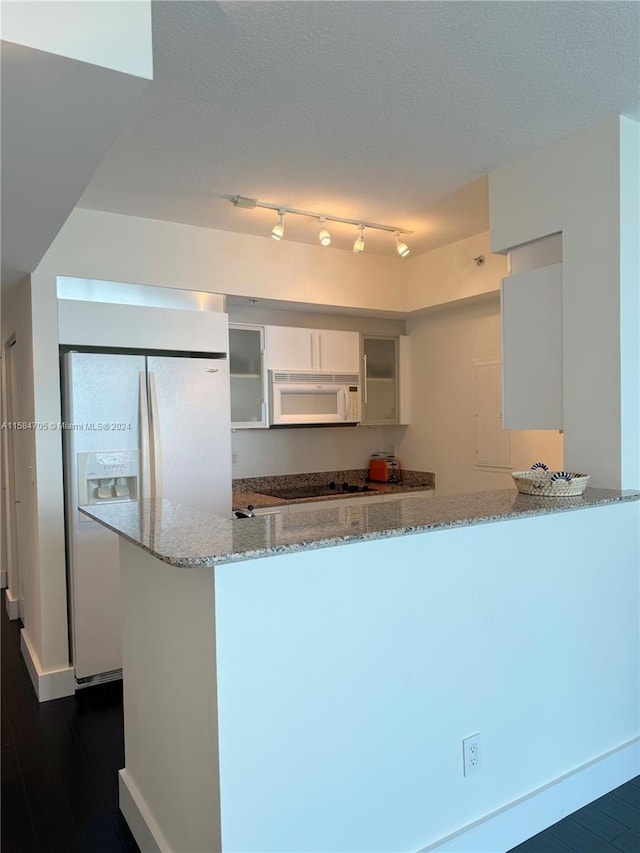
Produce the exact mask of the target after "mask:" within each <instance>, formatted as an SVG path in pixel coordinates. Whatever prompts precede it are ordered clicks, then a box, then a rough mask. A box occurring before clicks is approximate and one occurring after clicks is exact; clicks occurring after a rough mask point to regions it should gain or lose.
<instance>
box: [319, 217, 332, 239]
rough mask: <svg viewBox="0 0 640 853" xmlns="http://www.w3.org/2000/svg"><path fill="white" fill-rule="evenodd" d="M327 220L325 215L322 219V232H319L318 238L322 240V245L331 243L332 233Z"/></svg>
mask: <svg viewBox="0 0 640 853" xmlns="http://www.w3.org/2000/svg"><path fill="white" fill-rule="evenodd" d="M325 222H326V219H325V218H324V216H323V217H322V218H321V219H320V233H319V234H318V240H320V245H321V246H328V245H329V244H330V243H331V234H329V232H328V231H327V228H326V225H325Z"/></svg>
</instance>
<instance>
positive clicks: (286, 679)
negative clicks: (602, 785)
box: [178, 502, 640, 853]
mask: <svg viewBox="0 0 640 853" xmlns="http://www.w3.org/2000/svg"><path fill="white" fill-rule="evenodd" d="M639 507H640V505H639V504H638V503H637V502H633V503H627V504H621V505H615V506H613V505H611V506H601V507H594V508H591V509H584V510H580V511H579V512H568V513H560V514H557V515H547V516H538V517H533V518H525V519H518V520H513V521H509V522H499V523H488V524H480V525H476V526H471V527H464V528H457V529H456V528H453V529H448V530H443V531H432V532H427V533H421V534H417V535H414V536H402V537H398V538H393V539H386V540H381V541H374V542H356V543H354V544H350V545H346V546H343V547H337V548H329V549H323V550H313V551H306V552H300V553H295V554H288V555H283V556H279V557H278V556H275V557H269V558H266V559H258V560H252V561H247V562H244V563H235V564H229V565H221V566H217V567H216V569H215V574H216V595H215V599H216V635H217V674H218V714H219V733H220V734H219V737H220V742H219V748H220V784H221V813H222V830H221V831H222V849H223V850H224V851H239V850H259V851H272V852H273V853H275V851H278V853H285V851H291V853H293V851H296V853H299V852H300V851H307V850H315V851H320V850H321V851H325V853H328V851H347V850H348V851H365V850H366V851H368V853H374V851H381V853H382V851H385V853H388V851H392V850H393V851H400V850H405V851H415V850H418V849H420V848H421V847H424V846H426V845H428V844H431V843H434V842H437V841H438V840H439V839H443V838H444V837H445V836H447V835H448V834H449V833H452V832H456V831H458V830H461V829H464V828H465V827H467V826H468V825H469V824H471V823H472V822H474V821H477V820H481V819H482V818H484V817H486V816H487V815H490V814H491V813H492V812H494V811H495V810H496V809H500V808H503V807H505V806H509V805H510V804H512V803H514V802H515V801H516V800H518V798H521V797H526V796H527V795H528V794H531V793H532V792H535V791H536V790H537V789H538V788H540V786H543V785H547V784H549V783H553V782H554V781H555V780H558V779H559V778H560V777H561V776H563V775H564V774H567V773H571V772H573V771H575V770H577V769H579V768H581V767H582V766H583V765H584V764H585V763H586V762H590V761H594V760H597V759H598V758H600V757H601V756H604V755H605V754H606V753H607V752H608V751H610V750H612V749H615V748H617V747H620V746H624V745H626V744H628V743H629V742H632V741H633V740H634V739H637V738H638V735H639V734H640V731H639V720H640V716H639V675H638V673H639V670H640V660H639V658H640V641H639V636H638V613H639V601H638V566H639V553H638V527H639V525H638V519H639ZM178 574H179V575H181V576H182V575H184V574H185V572H183V571H180V572H178ZM186 574H188V572H187V573H186ZM476 732H479V733H480V737H481V750H482V769H481V771H480V772H479V773H477V774H475V775H473V776H470V777H466V778H465V777H464V776H463V772H462V739H463V738H465V737H467V736H469V735H471V734H474V733H476ZM621 781H625V780H621ZM603 792H604V791H603ZM586 795H587V796H588V792H587V793H586ZM592 798H593V797H592ZM582 804H584V803H579V804H578V805H582ZM565 805H566V804H565ZM578 805H576V804H575V803H574V804H573V808H571V809H569V810H570V811H572V810H573V809H574V808H577V807H578ZM564 813H566V812H564ZM554 815H555V816H554V817H553V819H547V820H545V816H544V815H542V816H541V817H540V818H538V819H539V820H540V825H539V826H538V827H537V828H535V827H534V832H537V831H539V829H542V828H544V826H545V825H548V824H549V823H553V822H555V820H557V819H558V818H559V817H560V816H562V815H563V803H562V802H561V801H559V802H556V803H554ZM547 818H548V815H547ZM523 832H525V830H523ZM531 834H533V832H532V831H531V827H529V830H527V831H526V834H523V835H522V837H521V838H519V839H514V838H512V839H511V843H510V844H509V845H507V846H512V844H514V843H517V842H518V841H522V840H524V838H525V837H526V836H527V835H531ZM497 843H498V844H499V839H497ZM507 846H505V847H504V848H501V849H507ZM496 849H499V847H496Z"/></svg>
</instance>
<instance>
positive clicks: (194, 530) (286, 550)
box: [79, 489, 640, 568]
mask: <svg viewBox="0 0 640 853" xmlns="http://www.w3.org/2000/svg"><path fill="white" fill-rule="evenodd" d="M527 498H528V496H525V495H518V494H517V492H516V491H515V490H513V489H502V490H495V491H492V492H476V493H471V494H466V495H448V496H442V497H440V498H427V499H421V498H412V499H411V501H410V503H411V505H412V509H413V510H415V513H416V514H418V515H419V514H420V511H421V507H420V504H424V507H423V511H424V513H425V514H426V515H427V516H430V515H433V514H434V510H437V508H438V507H437V502H442V505H443V507H444V510H446V509H447V508H448V513H447V512H445V511H443V517H442V518H440V519H437V518H430V519H429V520H425V521H422V522H421V521H419V520H417V519H416V523H411V524H402V525H400V526H394V525H393V524H390V525H388V524H386V523H385V521H384V515H381V514H380V513H379V510H382V511H383V512H384V509H385V507H389V506H390V504H389V503H386V504H374V505H367V506H363V507H360V508H359V510H360V513H362V512H363V511H364V512H365V515H366V518H367V523H368V522H369V521H370V522H371V523H372V525H376V524H377V525H378V526H377V527H376V529H367V530H358V531H357V532H353V533H340V534H339V535H330V534H329V535H326V534H325V535H323V533H322V522H323V519H322V511H321V510H320V508H317V509H316V510H311V508H310V512H309V513H304V516H307V517H308V518H309V519H311V520H310V524H312V525H313V524H315V525H316V532H315V533H314V534H313V535H310V536H309V535H308V536H305V535H301V536H300V538H299V539H298V540H297V541H283V542H280V543H278V542H276V543H275V544H269V545H265V544H262V543H252V542H250V541H247V542H246V544H244V545H243V546H242V547H234V546H235V542H234V541H233V539H234V536H235V535H237V536H238V538H239V539H240V540H241V539H242V537H243V536H245V535H246V537H247V539H248V540H250V539H251V537H252V535H253V534H260V533H261V532H263V531H264V530H265V528H260V529H258V528H257V527H254V528H252V527H251V525H254V524H256V523H257V522H258V523H260V522H261V520H262V522H264V521H265V519H266V518H267V517H265V516H262V517H260V516H259V517H257V518H255V519H243V520H230V519H226V518H223V517H221V516H215V515H213V514H210V513H201V512H199V511H196V510H192V509H190V508H188V507H185V506H183V505H180V504H173V503H171V502H170V501H166V500H159V501H153V500H148V501H131V502H128V503H127V504H122V503H121V504H112V505H111V507H109V506H108V505H104V506H101V507H99V508H96V507H93V506H91V507H79V509H80V511H81V512H82V513H84V514H85V515H87V516H89V517H90V518H93V519H94V520H96V521H98V522H99V523H101V524H103V525H104V526H105V527H107V528H108V529H109V530H112V531H113V532H114V533H117V534H118V535H119V536H121V537H122V538H123V539H125V540H126V541H128V542H130V543H131V544H133V545H135V546H137V547H139V548H140V549H142V550H143V551H146V552H147V553H149V554H151V555H152V556H154V557H156V558H157V559H159V560H161V561H162V562H165V563H168V564H170V565H172V566H175V567H177V568H197V567H204V568H207V567H210V568H213V567H215V566H217V565H225V564H229V563H237V562H244V561H247V560H255V559H262V558H264V557H270V556H277V555H282V554H292V553H297V552H300V551H310V550H317V549H321V548H330V547H334V546H338V545H348V544H352V543H355V542H368V541H375V540H378V539H389V538H393V537H397V536H406V535H413V534H417V533H426V532H431V531H439V530H446V529H451V528H456V527H466V526H472V525H477V524H489V523H492V522H497V521H512V520H516V519H519V518H527V517H532V516H536V515H548V514H555V513H560V512H572V511H575V510H579V509H589V508H591V507H597V506H604V505H607V504H609V505H613V504H616V503H623V502H629V501H638V500H640V492H636V491H616V490H604V489H588V490H587V491H586V492H585V496H584V497H583V498H582V499H581V500H582V502H581V503H577V502H576V503H575V504H570V503H568V499H559V500H563V504H562V505H559V503H555V504H552V503H547V502H544V503H542V504H541V503H540V501H544V499H541V498H528V499H527ZM523 499H524V500H523ZM397 500H398V501H403V498H402V497H401V496H398V499H397ZM483 500H484V502H485V503H490V502H491V501H493V502H494V503H496V502H497V503H498V504H500V503H501V502H503V503H504V508H503V507H501V508H500V511H498V512H493V513H489V514H483V513H482V511H481V510H480V509H476V511H475V512H473V511H468V510H467V511H465V505H469V504H471V505H476V506H477V505H478V504H479V503H482V502H483ZM509 500H511V501H512V505H511V508H510V509H509V508H507V503H508V501H509ZM547 500H549V499H547ZM574 500H575V499H574ZM517 501H520V503H519V505H517ZM533 501H536V503H535V504H533ZM336 503H337V502H336ZM394 503H395V502H394ZM529 503H531V505H528V504H529ZM117 507H119V508H120V510H119V512H120V514H122V512H123V509H122V508H124V509H125V511H128V512H129V514H130V515H131V517H132V518H133V507H135V508H137V515H136V518H137V519H138V521H139V519H140V516H141V515H142V518H143V522H145V523H146V527H148V530H147V533H146V534H145V533H144V531H143V532H142V533H141V532H140V531H139V530H138V531H137V532H136V533H134V532H132V529H131V526H132V523H133V521H132V519H128V520H118V518H117V513H118V510H116V512H115V513H114V512H113V508H117ZM456 507H457V509H456ZM514 507H515V508H514ZM127 508H128V510H127ZM328 512H330V510H329V511H328ZM110 513H111V515H112V516H114V515H115V517H111V518H109V514H110ZM458 513H459V514H458ZM156 514H158V515H159V516H162V515H163V514H164V515H169V516H171V515H172V514H173V515H177V520H176V519H174V520H173V521H172V522H171V523H169V522H168V521H165V522H164V526H163V527H160V523H159V522H158V531H156V530H155V527H154V524H155V519H154V516H155V515H156ZM300 515H302V514H300ZM300 515H299V516H298V518H299V517H300ZM376 515H378V517H376ZM447 515H448V517H447ZM194 517H195V520H194ZM123 518H125V516H123ZM360 518H363V516H362V515H361V516H360ZM238 525H241V526H242V527H240V528H238ZM144 526H145V525H144V524H143V527H144ZM127 527H129V529H127ZM162 536H165V541H164V542H163V543H162V547H161V546H155V547H154V546H152V545H151V544H150V542H149V541H145V539H154V540H155V539H158V538H162ZM254 538H255V537H254ZM192 540H194V541H192ZM226 542H230V543H231V544H230V546H227V547H225V545H226ZM189 550H191V552H192V556H189V554H188V551H189ZM205 551H206V552H207V553H203V552H205Z"/></svg>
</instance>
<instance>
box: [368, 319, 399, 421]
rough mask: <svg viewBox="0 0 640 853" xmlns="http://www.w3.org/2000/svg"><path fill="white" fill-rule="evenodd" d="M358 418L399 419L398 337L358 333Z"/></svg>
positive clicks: (371, 419)
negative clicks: (360, 360) (360, 406)
mask: <svg viewBox="0 0 640 853" xmlns="http://www.w3.org/2000/svg"><path fill="white" fill-rule="evenodd" d="M362 373H363V380H364V381H363V386H364V387H363V389H362V414H363V418H362V422H363V423H364V424H397V423H399V395H398V339H397V338H391V337H379V336H369V335H363V336H362Z"/></svg>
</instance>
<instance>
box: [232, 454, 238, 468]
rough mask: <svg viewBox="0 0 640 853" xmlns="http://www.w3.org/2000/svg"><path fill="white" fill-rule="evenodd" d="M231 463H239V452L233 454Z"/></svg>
mask: <svg viewBox="0 0 640 853" xmlns="http://www.w3.org/2000/svg"><path fill="white" fill-rule="evenodd" d="M231 464H232V465H237V464H238V454H237V453H234V454H233V455H232V456H231Z"/></svg>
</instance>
